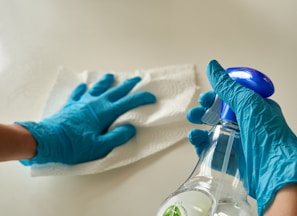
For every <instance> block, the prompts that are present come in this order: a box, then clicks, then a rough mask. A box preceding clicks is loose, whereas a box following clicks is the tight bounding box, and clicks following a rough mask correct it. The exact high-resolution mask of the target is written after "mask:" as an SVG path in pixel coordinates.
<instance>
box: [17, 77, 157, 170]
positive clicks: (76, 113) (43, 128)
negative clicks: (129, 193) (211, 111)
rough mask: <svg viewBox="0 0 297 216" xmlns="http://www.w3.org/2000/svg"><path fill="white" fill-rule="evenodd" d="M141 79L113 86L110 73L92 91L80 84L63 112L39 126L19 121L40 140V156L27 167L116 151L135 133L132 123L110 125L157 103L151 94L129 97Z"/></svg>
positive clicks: (84, 159)
mask: <svg viewBox="0 0 297 216" xmlns="http://www.w3.org/2000/svg"><path fill="white" fill-rule="evenodd" d="M140 80H141V78H140V77H135V78H132V79H128V80H126V81H124V82H123V83H122V84H120V85H118V86H115V87H112V88H111V85H112V84H113V82H114V76H113V75H112V74H106V75H105V76H104V77H103V78H102V79H101V80H100V81H98V82H97V83H96V84H94V85H93V86H92V87H91V88H90V89H89V90H88V89H87V85H86V84H84V83H83V84H80V85H78V86H77V87H76V89H75V90H74V91H73V92H72V94H71V96H70V98H69V99H68V101H67V103H66V105H65V106H64V107H63V108H62V110H61V111H59V112H58V113H56V114H54V115H53V116H51V117H49V118H45V119H43V120H42V121H41V122H39V123H35V122H16V124H19V125H21V126H23V127H25V128H27V129H28V130H29V131H30V132H31V134H32V135H33V137H34V138H35V140H36V141H37V153H36V156H35V157H33V158H32V159H30V160H22V161H21V162H22V163H23V164H24V165H32V164H44V163H48V162H59V163H64V164H77V163H82V162H87V161H92V160H95V159H99V158H103V157H105V156H106V155H107V154H108V153H109V152H110V151H111V150H112V149H113V148H115V147H117V146H119V145H122V144H124V143H126V142H127V141H128V140H130V139H131V138H132V137H133V136H134V135H135V134H136V129H135V127H134V126H133V125H131V124H124V125H121V126H117V127H115V128H113V129H112V130H110V131H108V128H109V126H110V125H111V124H112V123H113V122H114V121H115V120H116V119H117V118H118V117H119V116H120V115H122V114H123V113H125V112H127V111H129V110H131V109H134V108H136V107H138V106H142V105H145V104H151V103H154V102H155V101H156V98H155V96H154V95H153V94H151V93H149V92H136V93H133V94H129V95H127V94H128V93H129V92H130V91H131V90H132V89H133V87H134V86H135V85H136V84H137V83H138V82H139V81H140Z"/></svg>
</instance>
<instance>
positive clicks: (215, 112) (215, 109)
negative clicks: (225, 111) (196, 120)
mask: <svg viewBox="0 0 297 216" xmlns="http://www.w3.org/2000/svg"><path fill="white" fill-rule="evenodd" d="M221 106H222V100H221V99H220V98H219V96H218V95H216V97H215V99H214V102H213V104H212V105H211V106H210V107H209V108H208V109H207V110H206V111H205V113H204V115H203V116H202V118H201V121H202V122H203V123H205V124H207V125H210V126H214V125H216V124H217V123H218V122H219V120H220V112H221Z"/></svg>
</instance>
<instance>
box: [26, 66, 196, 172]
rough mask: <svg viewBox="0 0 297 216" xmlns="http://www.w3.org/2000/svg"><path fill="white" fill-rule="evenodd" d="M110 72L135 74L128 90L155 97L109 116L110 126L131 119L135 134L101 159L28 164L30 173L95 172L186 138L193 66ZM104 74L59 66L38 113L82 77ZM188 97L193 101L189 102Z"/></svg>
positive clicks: (90, 79) (48, 110)
mask: <svg viewBox="0 0 297 216" xmlns="http://www.w3.org/2000/svg"><path fill="white" fill-rule="evenodd" d="M112 73H113V74H115V77H116V80H117V82H118V83H119V82H122V81H123V80H125V79H127V78H131V77H133V76H141V77H142V81H141V82H140V83H139V84H137V85H136V87H135V88H134V89H133V91H132V92H135V91H140V90H141V91H143V90H145V91H150V92H152V93H153V94H155V95H156V97H157V103H156V104H152V105H146V106H142V107H139V108H136V109H134V110H131V111H129V112H127V113H125V114H124V115H122V116H121V117H120V118H118V119H117V120H116V121H115V123H114V125H116V124H121V123H123V122H130V123H132V124H134V125H135V126H136V127H137V135H136V136H135V137H134V138H133V139H132V140H130V141H129V142H128V143H126V144H124V145H122V146H119V147H117V148H115V149H114V150H113V151H112V152H111V153H110V154H108V156H106V157H105V158H103V159H99V160H95V161H91V162H87V163H83V164H79V165H73V166H68V165H63V164H59V163H49V164H45V165H33V166H32V167H31V175H32V176H50V175H86V174H95V173H100V172H104V171H107V170H110V169H114V168H117V167H121V166H125V165H128V164H131V163H133V162H135V161H138V160H140V159H142V158H145V157H148V156H150V155H152V154H154V153H157V152H159V151H161V150H164V149H166V148H168V147H170V146H172V145H174V144H176V143H179V142H180V141H182V140H186V137H187V133H188V132H189V130H190V129H191V128H192V127H193V125H192V124H190V123H189V122H188V121H187V120H186V117H185V116H186V112H187V111H188V109H189V108H190V106H193V105H196V99H197V95H198V93H199V92H198V90H199V87H198V86H197V80H196V79H197V78H196V77H197V74H196V70H195V65H192V64H186V65H173V66H167V67H162V68H156V69H150V70H135V71H133V72H112ZM104 74H105V72H104V73H103V72H94V71H84V72H82V73H74V72H71V71H69V70H66V69H63V68H62V69H60V71H59V73H58V76H57V79H56V82H55V84H54V85H53V88H52V90H51V93H50V95H49V98H48V100H47V105H46V107H45V110H44V116H48V115H51V114H53V113H55V112H57V111H58V110H59V109H60V108H61V107H62V106H63V105H64V103H65V101H66V99H67V98H68V96H69V95H70V93H71V92H72V90H73V89H74V88H75V86H76V85H77V84H79V83H80V82H87V83H88V84H89V85H92V84H93V83H95V82H96V81H98V80H99V79H100V78H101V77H102V76H103V75H104ZM192 102H194V103H193V104H191V103H192ZM114 125H113V126H114Z"/></svg>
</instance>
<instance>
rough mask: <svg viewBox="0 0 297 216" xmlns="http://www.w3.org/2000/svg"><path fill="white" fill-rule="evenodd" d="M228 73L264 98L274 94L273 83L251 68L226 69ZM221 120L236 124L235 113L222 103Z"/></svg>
mask: <svg viewBox="0 0 297 216" xmlns="http://www.w3.org/2000/svg"><path fill="white" fill-rule="evenodd" d="M226 73H228V75H229V76H230V77H231V78H232V79H233V80H235V81H236V82H238V83H240V84H241V85H243V86H245V87H247V88H250V89H252V90H254V91H255V92H256V93H258V94H259V95H261V96H262V97H263V98H267V97H269V96H271V95H272V94H273V93H274V86H273V83H272V81H271V80H270V79H269V77H267V76H266V75H265V74H263V73H262V72H260V71H258V70H256V69H253V68H249V67H230V68H227V69H226ZM220 117H221V119H223V120H229V121H233V122H236V121H237V120H236V116H235V113H234V112H233V111H232V110H231V108H230V107H229V105H227V104H226V103H225V102H222V108H221V115H220Z"/></svg>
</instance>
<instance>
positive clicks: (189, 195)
mask: <svg viewBox="0 0 297 216" xmlns="http://www.w3.org/2000/svg"><path fill="white" fill-rule="evenodd" d="M211 206H212V199H211V198H210V197H209V196H208V195H207V194H205V193H203V192H201V191H185V192H182V193H180V194H177V195H175V196H173V197H171V198H170V199H168V200H167V202H165V203H164V204H163V205H162V206H161V208H160V209H159V211H158V214H157V216H207V215H208V213H209V211H210V210H211Z"/></svg>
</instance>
